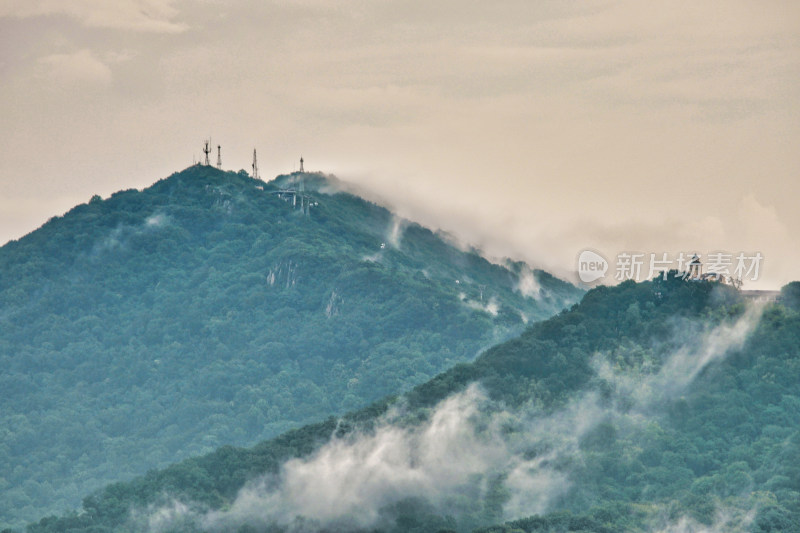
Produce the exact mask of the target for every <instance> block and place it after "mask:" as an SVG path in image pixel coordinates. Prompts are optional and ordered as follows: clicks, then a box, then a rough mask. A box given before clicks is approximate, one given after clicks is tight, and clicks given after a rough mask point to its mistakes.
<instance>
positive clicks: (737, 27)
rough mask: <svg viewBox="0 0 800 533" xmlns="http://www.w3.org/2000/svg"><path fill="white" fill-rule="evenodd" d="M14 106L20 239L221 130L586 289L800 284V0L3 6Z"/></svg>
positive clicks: (165, 167)
mask: <svg viewBox="0 0 800 533" xmlns="http://www.w3.org/2000/svg"><path fill="white" fill-rule="evenodd" d="M0 91H1V94H2V95H3V98H2V99H1V100H0V116H2V125H3V133H4V135H3V145H4V150H3V157H2V158H0V185H2V188H1V189H0V190H1V191H2V192H0V242H5V241H7V240H8V239H13V238H18V237H20V236H22V235H23V234H25V233H27V232H29V231H31V230H33V229H35V228H36V227H38V226H39V225H40V224H41V223H43V222H44V221H45V220H47V219H48V218H49V217H50V216H53V215H56V214H61V213H63V212H64V211H66V210H67V209H69V208H70V207H72V206H73V205H75V204H77V203H81V202H85V201H87V200H88V199H89V198H90V197H91V196H92V195H93V194H101V195H104V196H105V195H108V194H110V193H112V192H114V191H116V190H120V189H126V188H132V187H137V188H141V187H145V186H148V185H149V184H151V183H153V182H154V181H156V180H157V179H160V178H162V177H164V176H166V175H169V174H170V173H172V172H174V171H176V170H180V169H182V168H184V167H186V166H188V165H189V164H191V163H192V158H193V157H199V154H200V146H201V143H202V141H203V139H204V138H206V137H208V136H211V137H212V138H213V142H214V144H217V143H219V144H221V145H222V150H223V164H224V167H225V168H228V169H233V170H238V169H240V168H246V169H249V167H250V158H251V155H252V150H253V148H254V147H256V148H257V149H258V153H259V163H260V167H261V169H262V176H263V177H271V176H273V175H275V174H278V173H281V172H287V171H291V170H294V169H295V168H296V165H297V160H298V159H299V156H300V155H301V154H302V155H303V156H304V157H305V159H306V162H307V165H306V167H307V169H311V170H321V171H324V172H331V173H335V174H337V175H338V176H339V177H340V178H341V179H343V180H346V181H350V182H352V183H355V184H357V185H359V186H360V187H362V188H364V189H366V190H367V191H369V194H371V195H374V197H379V198H383V199H385V200H386V201H387V202H389V203H390V204H391V205H392V206H394V207H395V208H396V209H397V210H398V211H399V212H400V213H401V214H403V215H405V216H407V217H410V218H413V219H415V220H418V221H420V222H422V223H425V224H427V225H430V226H433V227H436V228H442V229H445V230H447V231H449V232H450V233H452V234H453V235H455V236H456V237H458V238H460V239H462V240H464V241H466V242H469V243H472V244H474V245H478V246H482V247H484V248H486V249H487V250H488V252H489V253H491V254H493V255H497V256H504V255H508V256H511V257H513V258H517V259H525V260H528V261H531V262H532V263H534V264H535V265H537V266H541V267H544V268H546V269H549V270H551V271H554V272H556V273H558V274H560V275H562V276H567V275H568V273H569V271H571V270H572V269H574V266H575V265H574V263H575V259H576V257H577V255H578V253H579V252H580V251H581V250H582V249H584V248H592V249H595V250H598V251H601V252H602V253H603V254H604V255H606V256H607V257H609V258H613V256H615V255H616V254H617V253H619V252H623V251H640V252H645V253H651V252H652V253H661V252H669V253H677V252H680V251H698V252H700V253H701V254H702V253H710V252H713V251H720V250H721V251H729V252H732V253H737V252H740V251H744V252H755V251H760V252H761V253H762V254H763V255H764V261H763V264H762V280H761V281H762V282H761V283H759V284H751V288H756V287H761V288H767V287H777V286H779V285H781V284H783V283H785V282H787V281H789V280H791V279H798V278H800V236H799V235H800V210H799V209H797V207H796V205H797V202H798V199H800V155H798V154H799V153H800V150H798V148H797V147H798V141H800V3H798V2H795V1H770V0H766V1H763V0H760V1H748V2H742V1H707V2H696V1H681V2H642V1H633V0H632V1H621V2H612V1H583V2H581V1H576V2H563V1H530V0H525V1H497V2H477V1H465V0H461V1H458V2H456V1H450V0H447V1H441V2H432V1H408V0H402V1H395V0H379V1H371V2H366V1H355V0H354V1H343V2H331V1H323V0H301V1H291V2H290V1H288V0H286V1H284V0H275V1H272V2H269V1H260V2H245V1H235V0H234V1H226V2H223V1H221V0H195V1H188V0H187V1H170V0H116V1H115V2H107V1H105V0H70V1H60V0H24V1H17V0H0Z"/></svg>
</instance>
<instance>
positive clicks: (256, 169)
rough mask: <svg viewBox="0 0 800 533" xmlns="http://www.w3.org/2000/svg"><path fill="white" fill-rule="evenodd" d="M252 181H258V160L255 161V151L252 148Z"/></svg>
mask: <svg viewBox="0 0 800 533" xmlns="http://www.w3.org/2000/svg"><path fill="white" fill-rule="evenodd" d="M253 179H254V180H257V179H258V159H256V149H255V148H253Z"/></svg>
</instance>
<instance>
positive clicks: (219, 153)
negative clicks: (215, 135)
mask: <svg viewBox="0 0 800 533" xmlns="http://www.w3.org/2000/svg"><path fill="white" fill-rule="evenodd" d="M217 168H218V169H220V170H221V169H222V146H220V145H217Z"/></svg>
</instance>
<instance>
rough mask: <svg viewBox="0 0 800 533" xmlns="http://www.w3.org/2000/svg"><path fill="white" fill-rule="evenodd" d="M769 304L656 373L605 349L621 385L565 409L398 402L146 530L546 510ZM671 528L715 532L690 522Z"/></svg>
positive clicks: (476, 394)
mask: <svg viewBox="0 0 800 533" xmlns="http://www.w3.org/2000/svg"><path fill="white" fill-rule="evenodd" d="M761 310H762V308H761V307H751V308H750V309H749V310H748V311H747V312H746V313H745V314H744V315H743V316H742V317H741V318H739V319H738V320H736V321H735V322H732V323H728V324H722V325H719V326H717V327H715V328H713V329H710V330H709V331H706V332H704V333H700V334H696V335H690V337H692V338H690V339H687V342H686V343H685V344H684V347H683V348H680V349H678V350H676V351H674V353H672V354H671V355H670V356H669V357H667V358H666V359H664V361H663V364H661V365H660V367H659V369H658V370H657V371H651V372H649V373H647V372H646V370H637V372H638V373H636V374H634V373H629V372H628V373H626V372H624V371H621V370H613V369H612V367H611V366H610V364H609V363H608V362H607V361H605V360H603V359H602V356H600V355H598V356H596V361H595V363H596V364H595V368H596V370H597V375H598V378H599V379H600V380H602V381H605V382H607V383H609V384H611V385H612V387H611V390H612V391H613V392H612V397H611V398H610V401H609V398H608V397H607V395H606V397H604V398H602V399H601V395H600V394H599V393H598V392H597V390H594V389H588V390H584V391H582V392H580V393H579V394H576V395H575V396H574V397H573V399H572V400H571V401H569V402H568V403H567V404H565V405H564V406H562V407H560V408H558V409H555V410H554V411H545V410H543V409H541V408H539V407H536V406H535V405H534V402H531V404H530V405H527V406H524V407H521V408H515V409H509V408H507V407H506V406H504V405H502V404H499V403H498V402H495V401H492V400H491V399H489V398H488V397H487V395H486V394H485V392H484V391H483V389H482V388H481V386H480V385H478V384H473V385H471V386H469V387H468V388H467V389H465V390H464V391H462V392H459V393H456V394H453V395H451V396H450V397H448V398H446V399H445V400H443V401H442V402H441V403H439V404H438V405H437V406H436V407H435V408H433V409H432V410H431V412H430V413H429V414H428V416H427V418H426V420H425V421H424V422H423V423H417V424H415V423H410V422H408V421H407V420H406V419H405V418H404V417H405V416H406V415H407V414H408V413H406V412H405V410H404V409H403V407H402V406H398V407H395V408H394V409H393V410H391V412H390V413H388V414H387V415H385V416H384V417H383V418H382V419H381V420H379V422H378V424H377V425H376V428H375V429H373V430H371V431H355V432H352V433H350V434H347V435H345V436H341V437H339V436H332V437H331V439H330V440H329V441H328V443H327V444H325V445H324V446H322V447H321V448H319V449H318V450H317V451H316V452H315V453H313V454H311V455H310V456H308V457H304V458H299V459H291V460H289V461H287V462H286V463H284V464H283V466H282V467H281V468H280V470H279V472H278V473H277V474H273V475H267V476H263V477H261V478H259V479H257V480H254V481H253V482H251V483H249V484H248V485H246V486H245V487H244V488H243V489H242V490H241V491H240V493H239V495H238V496H237V498H236V500H235V501H234V502H233V503H232V504H231V505H230V507H228V508H226V509H225V510H213V511H207V512H198V511H192V510H190V509H191V506H190V505H187V504H184V503H180V502H172V503H171V504H170V505H169V506H166V507H164V508H161V509H157V510H153V511H152V512H150V513H149V518H148V519H147V521H146V523H147V526H146V527H147V528H149V530H151V531H165V530H167V529H169V527H172V526H174V525H175V524H176V523H185V522H186V521H187V520H188V521H190V522H192V523H194V524H195V525H197V526H198V527H201V528H202V529H203V530H208V531H228V530H235V529H236V528H237V527H239V526H241V525H243V524H250V525H254V526H261V527H266V526H270V525H278V526H284V527H287V528H289V529H290V530H292V531H314V530H318V529H321V528H323V527H327V528H329V529H335V530H346V529H350V528H367V527H380V526H381V525H382V524H384V523H385V521H387V520H391V517H390V516H389V515H387V514H386V510H387V509H389V508H390V507H391V506H392V505H394V504H397V503H399V502H402V501H404V500H407V499H409V498H419V499H422V500H424V501H426V502H427V503H428V504H429V505H431V506H432V507H433V508H434V509H435V510H436V511H437V512H439V513H441V514H442V515H449V516H454V517H456V519H457V520H459V519H462V518H468V519H469V521H470V522H471V523H475V522H476V521H477V522H480V521H481V520H484V521H495V522H497V521H501V520H512V519H515V518H521V517H525V516H530V515H533V514H540V513H545V512H547V511H549V510H552V509H553V508H554V507H555V506H556V505H557V502H558V501H559V499H560V498H562V497H563V496H565V495H566V494H567V493H568V492H569V490H570V488H571V487H572V486H573V485H574V483H575V481H574V480H573V479H572V477H571V473H572V472H571V467H570V466H567V465H575V464H580V463H581V453H582V452H581V448H580V443H581V441H582V439H583V438H584V437H586V436H587V435H588V434H589V433H590V432H591V431H592V430H594V429H596V428H597V426H598V425H599V424H601V423H604V422H608V421H616V422H618V423H619V424H621V425H624V426H627V427H632V426H637V425H641V424H643V423H645V422H646V421H647V420H648V418H649V417H650V416H652V414H653V412H654V410H655V409H658V406H660V405H663V402H664V401H665V400H669V399H674V398H675V397H677V396H678V395H680V394H682V393H683V392H685V391H686V390H687V389H688V388H689V387H691V386H692V383H693V382H694V380H695V379H696V377H697V376H698V375H699V374H700V373H701V372H702V371H703V369H705V368H706V367H707V366H708V365H710V364H712V363H714V362H716V361H720V360H722V359H723V358H724V357H725V356H726V354H728V353H730V352H731V350H735V349H738V348H741V346H742V345H743V343H744V341H745V340H746V338H747V336H748V335H749V334H750V333H751V332H752V331H753V328H754V327H755V325H756V324H757V323H758V320H759V317H760V313H761ZM497 483H500V484H501V485H502V492H503V497H502V498H500V501H501V502H502V512H501V514H500V515H497V514H496V513H495V514H494V515H492V514H481V513H484V511H485V510H483V509H481V508H480V507H481V505H480V504H479V502H484V501H486V499H487V497H489V496H491V492H492V490H494V489H493V488H496V485H497ZM687 520H688V519H687ZM663 531H704V530H703V529H696V528H694V524H693V523H690V522H688V521H686V520H684V521H679V522H677V523H670V524H667V525H664V529H663ZM708 531H714V529H708Z"/></svg>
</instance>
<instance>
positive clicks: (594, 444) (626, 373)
mask: <svg viewBox="0 0 800 533" xmlns="http://www.w3.org/2000/svg"><path fill="white" fill-rule="evenodd" d="M798 296H800V283H796V282H795V283H792V284H790V285H788V286H786V287H784V289H783V291H782V299H781V301H780V302H779V303H777V304H767V305H756V304H748V302H746V301H744V300H743V299H742V298H741V297H740V296H739V294H738V293H737V292H736V291H735V290H734V289H731V288H730V287H725V286H722V285H719V284H716V283H708V282H699V283H695V282H685V281H682V280H680V279H674V278H673V279H668V280H662V279H657V280H654V281H652V282H646V283H639V284H636V283H633V282H626V283H623V284H621V285H620V286H617V287H613V288H607V287H601V288H597V289H594V290H592V291H590V292H589V293H588V294H587V295H586V296H585V297H584V298H583V300H582V301H581V303H580V304H578V305H576V306H574V307H573V308H572V309H570V310H569V311H565V312H562V313H561V314H559V315H558V316H555V317H552V318H550V319H548V320H545V321H542V322H539V323H536V324H534V325H533V326H531V327H530V328H528V329H527V330H526V331H525V332H524V333H523V334H522V335H521V336H519V337H518V338H515V339H512V340H510V341H508V342H505V343H503V344H500V345H498V346H495V347H493V348H491V349H490V350H487V351H486V352H485V353H484V354H482V355H481V356H480V357H479V358H478V359H476V360H475V361H474V362H472V363H467V364H459V365H457V366H456V367H454V368H453V369H451V370H449V371H447V372H444V373H443V374H441V375H439V376H437V377H436V378H435V379H433V380H431V381H429V382H427V383H425V384H423V385H420V386H418V387H416V388H414V390H413V391H411V392H410V393H408V394H406V395H404V396H401V397H399V398H395V399H389V400H386V401H382V402H379V403H376V404H374V405H373V406H371V407H370V408H367V409H363V410H360V411H356V412H353V413H351V414H349V415H346V416H344V417H342V418H338V419H337V418H330V419H328V420H327V421H326V422H323V423H319V424H316V425H311V426H306V427H304V428H302V429H299V430H295V431H291V432H288V433H286V434H284V435H282V436H280V437H278V438H275V439H272V440H269V441H265V442H263V443H261V444H259V445H257V446H255V447H253V448H250V449H240V448H234V447H223V448H221V449H219V450H217V451H216V452H214V453H212V454H209V455H206V456H203V457H198V458H195V459H190V460H187V461H184V462H182V463H179V464H176V465H173V466H171V467H169V468H166V469H164V470H160V471H155V470H154V471H151V472H149V473H148V474H147V475H146V476H143V477H141V478H138V479H136V480H134V481H133V482H130V483H117V484H113V485H110V486H108V487H107V488H105V489H104V490H102V491H99V492H97V493H95V494H93V495H91V496H89V497H87V498H86V499H85V500H84V504H83V509H82V510H81V511H80V512H79V513H77V514H76V513H72V514H68V515H65V516H63V517H61V518H56V517H51V518H47V519H43V520H42V521H40V522H39V523H38V524H32V525H30V526H29V528H28V531H29V533H46V532H53V531H74V532H89V531H92V532H102V531H130V532H133V531H175V532H186V531H215V532H216V531H226V532H227V531H231V532H233V531H237V532H262V531H270V532H275V531H308V532H312V531H371V532H375V531H387V532H388V531H391V532H408V531H414V532H423V531H471V530H473V529H475V528H479V529H480V531H482V532H484V533H487V532H491V533H495V532H496V533H501V532H507V533H512V532H513V533H519V532H520V531H524V532H534V531H536V532H561V531H583V532H590V531H591V532H609V533H610V532H617V531H660V532H676V533H677V532H687V531H709V532H714V531H758V532H762V531H763V532H766V531H787V532H788V531H798V530H800V503H798V502H800V470H798V465H800V298H798ZM493 524H494V525H493Z"/></svg>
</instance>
